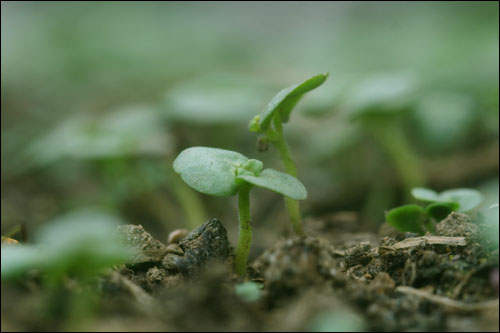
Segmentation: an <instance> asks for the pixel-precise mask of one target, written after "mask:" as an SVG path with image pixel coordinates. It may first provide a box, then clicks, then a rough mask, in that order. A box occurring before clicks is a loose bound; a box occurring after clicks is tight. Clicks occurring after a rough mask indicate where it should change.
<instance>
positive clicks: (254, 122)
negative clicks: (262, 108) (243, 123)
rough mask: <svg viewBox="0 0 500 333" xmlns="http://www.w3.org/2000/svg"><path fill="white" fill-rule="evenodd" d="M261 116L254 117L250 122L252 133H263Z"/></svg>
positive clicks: (249, 128) (249, 126)
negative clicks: (260, 123) (260, 122)
mask: <svg viewBox="0 0 500 333" xmlns="http://www.w3.org/2000/svg"><path fill="white" fill-rule="evenodd" d="M259 121H260V115H256V116H255V117H253V119H252V120H251V121H250V124H248V130H249V131H250V132H261V129H260V125H259Z"/></svg>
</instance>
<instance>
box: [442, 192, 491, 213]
mask: <svg viewBox="0 0 500 333" xmlns="http://www.w3.org/2000/svg"><path fill="white" fill-rule="evenodd" d="M441 198H442V200H443V201H454V202H458V204H459V205H460V207H459V208H458V211H459V212H468V211H469V210H471V209H474V208H476V207H477V206H479V205H480V204H481V202H482V201H483V196H482V195H481V193H479V192H478V191H476V190H473V189H470V188H457V189H453V190H448V191H444V192H441Z"/></svg>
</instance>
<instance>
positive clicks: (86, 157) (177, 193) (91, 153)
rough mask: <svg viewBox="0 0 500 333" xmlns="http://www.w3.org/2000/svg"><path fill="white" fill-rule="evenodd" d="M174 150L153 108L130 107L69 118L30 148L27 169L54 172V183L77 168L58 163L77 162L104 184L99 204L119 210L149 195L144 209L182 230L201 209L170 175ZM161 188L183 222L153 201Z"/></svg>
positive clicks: (197, 218) (200, 215)
mask: <svg viewBox="0 0 500 333" xmlns="http://www.w3.org/2000/svg"><path fill="white" fill-rule="evenodd" d="M174 146H175V139H174V136H173V135H172V134H171V133H170V131H169V130H166V129H165V126H164V124H163V123H162V121H161V117H160V114H159V113H158V111H157V110H156V109H155V108H153V107H150V106H147V105H129V106H125V107H121V108H118V109H116V110H112V111H109V112H106V113H105V114H88V113H84V114H76V115H74V116H70V117H69V118H68V119H66V120H65V121H63V122H62V123H61V124H60V125H58V126H56V127H55V128H54V129H53V130H51V131H50V132H49V133H48V134H46V135H45V136H43V137H41V138H40V139H39V140H37V141H36V142H35V143H34V144H33V145H31V146H30V147H29V149H28V150H27V152H26V154H27V157H29V159H30V160H31V165H32V166H34V167H46V166H50V169H49V172H50V170H55V171H52V172H55V173H56V175H57V179H58V180H60V179H67V177H68V174H70V173H71V172H74V171H73V170H78V169H77V168H68V166H67V165H66V164H64V163H60V162H61V161H77V162H78V163H80V165H82V164H83V165H85V166H90V167H92V168H95V171H97V172H96V174H97V175H98V176H99V177H100V180H101V181H102V183H103V185H104V186H105V193H106V195H104V196H103V197H102V198H100V200H101V201H103V202H104V203H105V204H108V205H110V206H112V207H122V205H123V204H124V203H129V202H130V199H131V198H132V197H134V195H135V196H137V197H139V196H141V197H144V193H152V194H153V195H154V197H152V199H150V200H148V201H146V202H144V203H143V205H148V208H150V209H151V210H152V211H153V212H154V213H156V214H157V215H158V216H159V218H160V219H162V220H182V221H186V227H188V228H190V229H192V228H195V227H196V226H198V225H199V223H200V221H202V220H203V219H204V215H205V213H204V211H205V209H204V207H203V205H202V204H201V203H200V200H199V198H198V197H197V196H196V193H193V192H192V191H190V190H189V188H188V187H187V186H185V184H183V183H182V182H180V181H179V180H178V178H177V177H176V175H175V174H174V173H173V172H171V168H170V167H169V165H170V163H171V162H172V154H173V151H174ZM77 172H78V171H77ZM161 186H164V187H167V186H168V189H169V190H170V193H171V194H172V195H173V197H174V198H175V200H176V201H177V202H178V203H179V206H181V208H182V211H183V213H184V215H185V218H184V219H179V218H177V216H175V215H171V214H175V213H172V212H176V211H177V210H178V209H176V207H175V205H173V204H170V207H168V208H166V204H169V200H165V198H163V197H160V198H159V199H158V200H156V196H163V194H162V191H155V190H156V189H158V187H161ZM93 200H95V197H93ZM157 203H161V204H157ZM168 214H170V215H171V216H170V215H168ZM165 216H166V217H165Z"/></svg>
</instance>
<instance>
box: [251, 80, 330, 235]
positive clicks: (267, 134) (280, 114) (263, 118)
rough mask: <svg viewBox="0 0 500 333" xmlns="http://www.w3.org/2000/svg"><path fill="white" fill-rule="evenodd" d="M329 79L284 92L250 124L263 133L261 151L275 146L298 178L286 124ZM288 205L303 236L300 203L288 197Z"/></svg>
mask: <svg viewBox="0 0 500 333" xmlns="http://www.w3.org/2000/svg"><path fill="white" fill-rule="evenodd" d="M327 77H328V73H326V74H318V75H315V76H313V77H311V78H309V79H307V80H305V81H304V82H302V83H299V84H296V85H293V86H291V87H289V88H286V89H283V90H281V91H280V92H279V93H278V94H276V96H274V97H273V99H272V100H271V101H270V102H269V104H268V105H267V107H266V108H265V109H264V111H263V112H262V113H261V114H259V115H257V116H255V117H254V118H253V119H252V121H250V124H249V131H250V132H257V133H262V134H263V135H262V136H261V137H260V138H259V146H261V147H262V149H261V150H266V149H267V144H268V143H271V144H272V145H273V146H274V147H275V148H276V149H277V150H278V153H279V155H280V158H281V161H282V162H283V165H284V167H285V170H286V172H287V173H288V174H289V175H292V176H294V177H297V167H296V166H295V162H294V161H293V158H292V154H291V152H290V148H289V147H288V144H287V143H286V141H285V137H284V135H283V123H286V122H288V120H289V119H290V113H291V112H292V109H293V108H294V107H295V105H296V104H297V103H298V102H299V100H300V99H301V98H302V96H304V94H305V93H307V92H308V91H311V90H313V89H314V88H317V87H319V86H320V85H321V84H323V82H325V80H326V79H327ZM285 203H286V206H287V209H288V215H289V216H290V221H291V223H292V226H293V230H294V231H295V233H296V234H298V235H303V234H304V230H303V228H302V222H301V217H300V207H299V204H298V202H297V201H296V200H293V199H291V198H288V197H285Z"/></svg>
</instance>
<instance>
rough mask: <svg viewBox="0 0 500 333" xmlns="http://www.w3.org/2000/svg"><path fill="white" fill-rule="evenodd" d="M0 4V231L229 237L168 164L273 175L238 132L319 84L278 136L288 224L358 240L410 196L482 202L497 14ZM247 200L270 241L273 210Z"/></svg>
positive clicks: (462, 5) (226, 211) (409, 8)
mask: <svg viewBox="0 0 500 333" xmlns="http://www.w3.org/2000/svg"><path fill="white" fill-rule="evenodd" d="M1 6H2V7H1V9H2V13H1V19H2V22H1V66H2V74H1V83H2V85H1V107H2V112H1V117H2V118H1V135H2V137H1V139H2V143H1V148H2V149H1V160H2V169H1V177H2V186H1V204H2V216H1V219H2V234H7V233H9V232H10V231H12V230H14V229H15V227H16V226H18V225H20V224H23V225H24V226H25V230H26V234H27V237H28V239H29V235H30V233H33V230H36V229H37V228H38V226H39V225H40V224H41V223H43V222H45V221H47V220H49V219H52V218H54V217H55V216H58V215H60V214H62V213H65V212H67V211H71V210H74V209H79V208H82V207H97V208H103V209H106V210H108V211H110V212H112V213H113V214H115V215H116V216H120V217H121V218H123V219H124V220H125V221H128V222H129V223H140V224H143V225H144V226H145V228H146V229H147V230H150V231H152V232H153V234H154V235H155V236H157V237H158V238H159V239H162V240H165V239H166V235H167V234H168V232H169V231H171V230H173V229H175V228H179V227H184V226H188V227H190V226H194V225H197V224H201V223H202V222H203V221H204V220H205V219H207V218H210V217H219V218H220V219H221V220H222V221H223V222H224V224H225V225H226V226H227V227H228V229H229V231H230V237H232V238H231V239H235V235H236V232H237V228H236V227H237V218H236V201H235V200H234V198H213V197H208V196H204V195H201V194H198V193H196V192H194V191H193V190H191V189H190V188H188V187H187V186H186V185H185V184H184V183H182V181H181V180H180V178H179V177H178V176H177V175H175V174H174V173H173V170H172V167H171V164H172V161H173V159H174V158H175V156H176V155H177V154H178V153H179V152H180V151H181V150H182V149H184V148H187V147H189V146H213V147H219V148H224V149H230V150H235V151H239V152H241V153H243V154H245V155H246V156H249V157H250V158H257V159H260V160H262V161H263V162H264V165H265V166H267V167H273V168H276V169H278V170H282V166H281V163H280V161H279V160H278V159H277V154H276V152H275V151H273V149H272V148H271V149H270V150H269V151H268V152H266V153H260V152H258V151H257V149H256V139H257V137H256V135H255V134H254V133H249V132H248V130H247V126H248V122H249V121H250V119H251V118H252V117H253V116H254V115H255V114H257V113H258V112H260V111H261V110H262V109H263V108H264V107H265V106H266V105H267V103H268V102H269V100H270V99H271V98H272V97H273V96H274V95H275V94H276V93H277V92H278V91H279V90H281V89H283V88H286V87H288V86H291V85H293V84H295V83H298V82H301V81H302V80H304V79H306V78H308V77H310V76H312V75H314V74H317V73H322V72H329V73H330V77H329V78H328V80H327V81H326V82H325V84H324V85H323V86H321V87H319V88H318V89H316V90H315V91H313V92H311V93H309V94H308V95H307V96H306V97H305V98H304V99H303V100H302V101H301V102H300V103H299V105H298V107H297V110H296V111H294V113H293V115H292V117H291V121H290V122H289V123H288V124H287V125H286V126H285V135H286V136H287V139H288V141H289V143H290V145H291V149H292V153H293V154H294V157H295V159H296V161H297V164H298V170H299V178H300V179H301V180H302V182H303V183H304V184H305V185H306V187H307V189H308V191H309V199H308V200H307V201H305V202H304V203H303V204H302V207H303V212H304V214H305V215H306V216H317V215H321V214H328V213H333V212H339V211H346V210H350V211H357V212H359V214H360V215H359V216H360V217H359V219H360V220H361V222H362V223H364V225H365V226H366V228H367V229H371V230H375V229H376V227H378V226H379V225H380V224H381V223H382V222H383V220H384V210H386V209H389V208H391V207H393V206H395V205H398V204H401V203H404V202H406V201H407V197H408V187H409V186H411V185H425V186H428V187H431V188H434V189H436V190H443V189H448V188H455V187H465V186H468V187H474V188H477V189H479V190H480V191H481V192H482V193H483V194H484V195H485V196H486V198H487V200H486V202H485V205H487V204H489V203H493V202H498V164H499V161H498V137H499V119H498V118H499V111H498V110H499V105H498V104H499V77H498V76H499V67H498V66H499V65H498V64H499V54H498V52H499V43H498V42H499V20H498V13H499V11H498V9H499V8H498V3H497V2H459V3H451V2H432V3H430V2H428V3H425V2H424V3H420V2H419V3H392V2H391V3H389V2H386V3H358V2H331V3H329V2H276V3H273V2H269V3H267V2H266V3H247V2H241V3H231V2H224V3H222V2H221V3H218V2H211V3H205V2H172V3H158V2H154V3H149V2H140V3H139V2H123V3H116V2H115V3H108V2H90V3H79V2H76V3H64V2H53V3H38V2H23V3H15V2H2V4H1ZM360 114H361V115H362V116H359V115H360ZM364 114H368V116H366V117H365V116H364ZM408 152H409V153H408ZM405 156H406V157H405ZM408 156H409V157H408ZM405 170H406V171H405ZM405 173H407V174H411V173H418V174H419V175H418V176H416V177H413V178H412V176H408V179H406V180H405V177H404V176H402V175H404V174H405ZM252 195H253V197H252V202H251V205H252V207H251V209H252V214H253V218H254V220H255V225H256V228H255V233H256V235H257V236H255V238H256V239H263V240H264V243H265V240H266V239H269V242H271V241H273V240H274V239H275V235H276V234H277V233H281V232H283V231H284V230H287V228H288V224H287V221H286V220H287V216H286V212H285V210H284V205H283V201H282V199H281V198H280V197H279V196H277V195H275V194H274V193H272V192H271V193H268V192H266V191H263V190H259V189H256V190H254V191H253V193H252ZM13 228H14V229H13Z"/></svg>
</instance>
